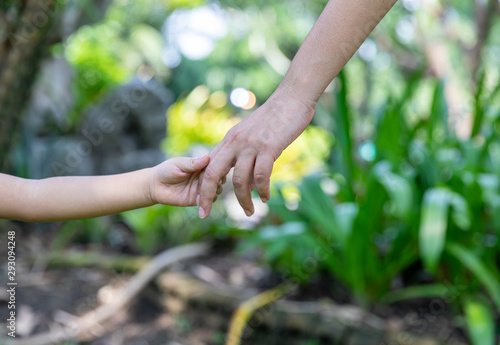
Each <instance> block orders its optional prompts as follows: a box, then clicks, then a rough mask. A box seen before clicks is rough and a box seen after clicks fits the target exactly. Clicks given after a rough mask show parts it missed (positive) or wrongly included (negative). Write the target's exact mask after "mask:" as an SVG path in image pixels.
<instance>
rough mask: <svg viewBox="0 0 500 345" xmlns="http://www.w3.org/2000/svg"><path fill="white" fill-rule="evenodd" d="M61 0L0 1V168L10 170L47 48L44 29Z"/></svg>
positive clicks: (50, 21)
mask: <svg viewBox="0 0 500 345" xmlns="http://www.w3.org/2000/svg"><path fill="white" fill-rule="evenodd" d="M62 7H63V6H62V1H61V0H3V1H2V2H1V3H0V171H2V172H11V170H12V166H11V161H10V157H9V153H10V150H11V147H12V143H13V142H14V141H15V139H16V137H18V136H19V135H18V133H19V131H18V129H19V128H20V126H19V124H20V122H21V119H22V114H23V111H24V107H25V105H26V104H27V103H28V100H29V97H30V93H31V88H32V85H33V81H34V80H35V76H36V72H37V69H38V67H39V64H40V61H41V60H42V58H43V57H44V55H45V54H46V53H47V51H48V47H49V44H48V43H47V40H46V38H47V32H48V31H49V29H50V27H51V26H52V24H53V23H54V20H55V19H56V17H57V16H59V15H60V12H61V9H62Z"/></svg>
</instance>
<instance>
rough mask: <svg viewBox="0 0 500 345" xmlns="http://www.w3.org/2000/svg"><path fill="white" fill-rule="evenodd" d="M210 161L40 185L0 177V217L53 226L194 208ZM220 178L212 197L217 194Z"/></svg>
mask: <svg viewBox="0 0 500 345" xmlns="http://www.w3.org/2000/svg"><path fill="white" fill-rule="evenodd" d="M209 161H210V157H209V156H208V155H204V156H202V157H200V158H184V157H178V158H172V159H169V160H167V161H165V162H163V163H161V164H159V165H157V166H155V167H152V168H148V169H142V170H137V171H133V172H130V173H125V174H118V175H108V176H80V177H76V176H74V177H73V176H67V177H52V178H47V179H42V180H28V179H22V178H18V177H14V176H10V175H6V174H0V191H2V198H0V218H4V219H13V220H21V221H28V222H52V221H62V220H72V219H85V218H93V217H100V216H104V215H108V214H114V213H119V212H124V211H128V210H132V209H136V208H141V207H147V206H152V205H155V204H164V205H172V206H195V205H196V196H197V195H198V193H199V191H198V186H199V179H200V175H201V172H202V170H203V169H204V168H205V167H206V166H207V165H208V163H209ZM224 181H225V179H224V178H223V179H221V180H220V181H219V182H218V184H217V192H216V196H214V198H213V201H215V199H216V198H217V195H219V194H220V193H221V192H222V184H223V183H224Z"/></svg>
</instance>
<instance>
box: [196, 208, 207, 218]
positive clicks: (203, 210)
mask: <svg viewBox="0 0 500 345" xmlns="http://www.w3.org/2000/svg"><path fill="white" fill-rule="evenodd" d="M205 213H206V212H205V209H204V208H203V207H201V206H200V211H199V213H198V215H199V216H200V218H201V219H203V218H205V217H206V215H205Z"/></svg>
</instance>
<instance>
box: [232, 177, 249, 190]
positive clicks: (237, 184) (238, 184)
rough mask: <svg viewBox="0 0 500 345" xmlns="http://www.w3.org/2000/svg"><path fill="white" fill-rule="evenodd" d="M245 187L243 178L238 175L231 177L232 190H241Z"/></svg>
mask: <svg viewBox="0 0 500 345" xmlns="http://www.w3.org/2000/svg"><path fill="white" fill-rule="evenodd" d="M245 185H246V181H245V179H244V178H243V177H241V176H239V175H234V176H233V186H234V188H237V189H239V188H243V187H244V186H245Z"/></svg>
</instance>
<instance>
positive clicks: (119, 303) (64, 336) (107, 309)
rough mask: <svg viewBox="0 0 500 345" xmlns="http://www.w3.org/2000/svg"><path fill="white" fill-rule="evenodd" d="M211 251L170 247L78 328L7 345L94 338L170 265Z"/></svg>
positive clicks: (200, 245) (78, 323)
mask: <svg viewBox="0 0 500 345" xmlns="http://www.w3.org/2000/svg"><path fill="white" fill-rule="evenodd" d="M208 250H209V245H207V244H204V243H198V244H187V245H183V246H178V247H175V248H172V249H168V250H166V251H164V252H163V253H161V254H159V255H157V256H156V257H154V258H153V259H152V260H151V261H150V262H149V263H148V264H147V265H146V266H144V268H142V269H141V270H140V271H139V272H138V273H137V274H136V275H135V276H133V277H132V279H131V280H130V282H129V283H128V284H127V285H126V286H125V287H124V288H123V289H122V290H121V292H120V293H119V294H118V296H117V297H116V298H115V299H114V300H113V301H112V302H111V303H109V304H106V305H103V306H100V307H98V308H97V309H95V310H93V311H90V312H88V313H86V314H85V315H83V316H81V317H79V318H78V320H77V321H76V322H74V327H64V328H62V329H58V330H54V331H50V332H47V333H43V334H39V335H35V336H33V337H30V338H26V339H21V340H17V341H11V342H8V343H7V344H6V345H54V344H59V343H61V342H63V341H71V340H80V341H89V339H90V338H92V337H94V336H93V335H90V333H91V331H92V330H93V329H96V328H100V327H101V326H102V324H103V323H105V322H106V321H108V320H109V319H111V318H112V317H113V316H114V315H116V314H117V313H118V312H119V311H120V310H122V309H123V308H125V307H126V306H127V305H129V304H130V302H132V300H133V299H134V298H135V297H136V296H137V295H138V294H139V293H140V292H141V291H142V290H143V289H144V288H145V287H146V286H147V284H148V283H149V282H150V281H151V280H152V279H153V278H155V277H156V276H157V275H158V274H159V273H160V272H161V271H162V270H164V269H165V268H166V267H167V266H170V265H171V264H173V263H175V262H177V261H181V260H186V259H190V258H193V257H196V256H200V255H204V254H206V253H208Z"/></svg>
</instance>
